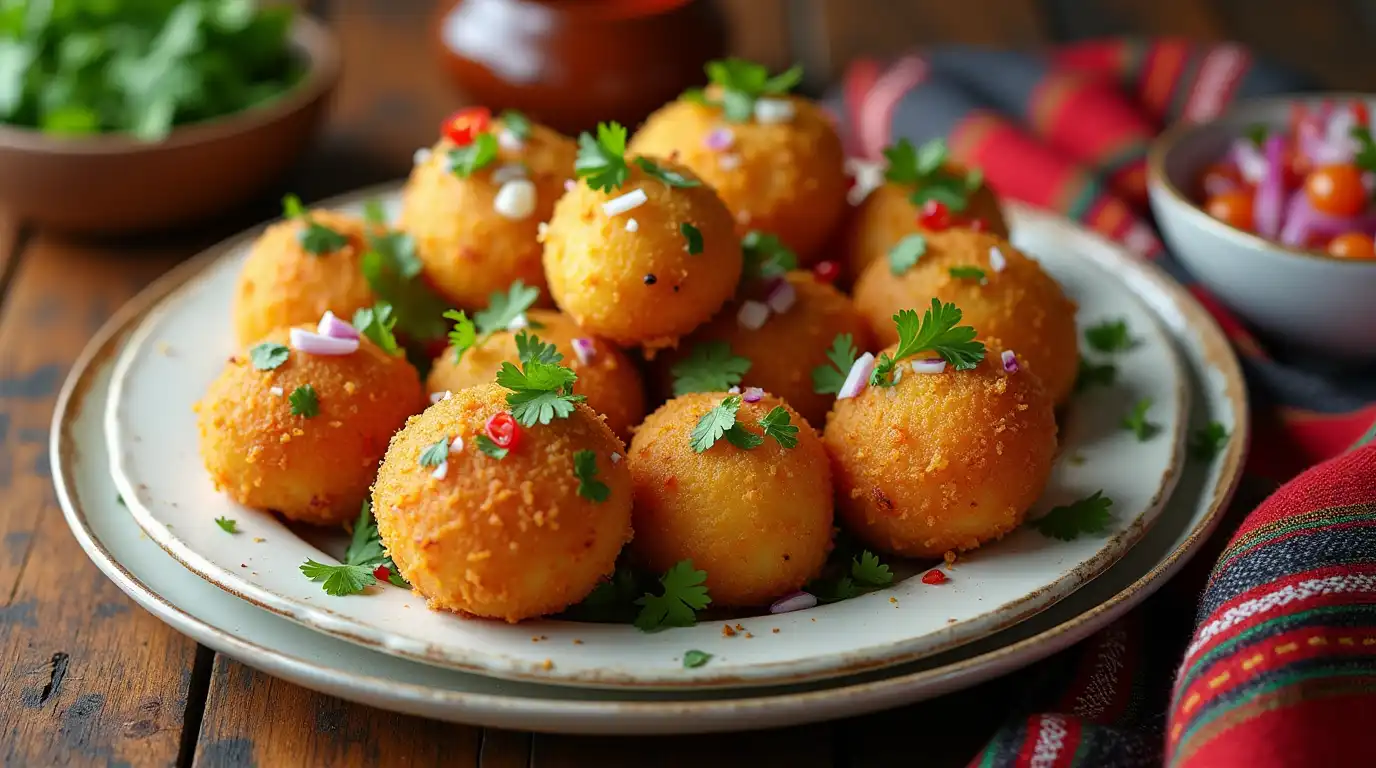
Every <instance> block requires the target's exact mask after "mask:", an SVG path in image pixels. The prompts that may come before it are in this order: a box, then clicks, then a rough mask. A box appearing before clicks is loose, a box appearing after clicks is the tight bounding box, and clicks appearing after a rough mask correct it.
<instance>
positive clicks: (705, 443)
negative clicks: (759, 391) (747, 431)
mask: <svg viewBox="0 0 1376 768" xmlns="http://www.w3.org/2000/svg"><path fill="white" fill-rule="evenodd" d="M740 407H741V397H740V395H730V396H728V397H726V398H724V399H723V400H722V401H721V404H720V405H716V406H713V408H712V410H710V411H708V412H707V413H705V414H703V415H702V418H700V419H698V423H697V426H695V427H693V434H692V437H691V442H690V443H689V444H690V445H692V447H693V450H694V451H695V452H697V453H702V452H703V451H705V450H707V449H708V448H711V447H712V446H713V445H715V444H716V442H717V441H718V440H720V439H721V437H722V435H725V434H726V433H727V432H728V431H730V430H732V429H736V428H737V427H736V412H737V411H739V410H740Z"/></svg>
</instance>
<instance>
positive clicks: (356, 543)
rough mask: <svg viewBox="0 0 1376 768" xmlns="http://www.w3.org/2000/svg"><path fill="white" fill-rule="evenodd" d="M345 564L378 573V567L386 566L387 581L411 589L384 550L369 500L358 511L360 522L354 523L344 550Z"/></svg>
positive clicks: (365, 500)
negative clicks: (347, 544) (347, 545)
mask: <svg viewBox="0 0 1376 768" xmlns="http://www.w3.org/2000/svg"><path fill="white" fill-rule="evenodd" d="M344 564H345V565H361V566H363V567H365V568H369V569H371V570H373V571H376V570H377V568H378V566H385V567H386V568H387V581H389V582H391V583H392V584H393V585H394V586H398V587H402V588H404V589H410V587H411V585H410V583H408V582H407V581H406V579H404V578H402V576H401V571H399V570H398V569H397V564H396V563H394V562H392V558H391V556H390V555H388V554H387V552H386V551H385V550H384V549H383V548H382V536H381V535H380V534H379V533H378V532H377V522H376V521H375V520H373V505H372V502H370V501H368V500H367V499H364V501H363V506H362V507H361V508H360V509H359V511H358V520H356V521H355V522H354V530H353V535H352V536H351V537H350V539H349V548H348V549H346V550H344Z"/></svg>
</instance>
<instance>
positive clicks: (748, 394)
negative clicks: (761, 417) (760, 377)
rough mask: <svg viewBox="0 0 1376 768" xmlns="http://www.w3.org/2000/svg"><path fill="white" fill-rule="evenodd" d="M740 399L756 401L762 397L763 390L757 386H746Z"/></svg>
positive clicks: (750, 401)
mask: <svg viewBox="0 0 1376 768" xmlns="http://www.w3.org/2000/svg"><path fill="white" fill-rule="evenodd" d="M741 399H742V400H744V401H745V402H747V403H758V402H760V401H761V400H763V399H764V390H763V389H760V388H759V387H746V388H745V391H744V392H742V393H741Z"/></svg>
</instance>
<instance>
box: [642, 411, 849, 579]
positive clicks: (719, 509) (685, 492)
mask: <svg viewBox="0 0 1376 768" xmlns="http://www.w3.org/2000/svg"><path fill="white" fill-rule="evenodd" d="M726 396H727V395H726V393H724V392H716V393H707V392H700V393H696V394H691V395H684V396H683V397H679V398H675V399H673V400H670V401H669V402H667V403H665V404H664V405H663V406H662V407H661V408H660V409H659V410H657V411H655V412H654V413H652V414H650V417H649V418H647V419H646V420H645V423H644V424H642V425H641V426H640V428H639V429H637V430H636V434H635V438H634V439H633V440H632V441H631V451H630V454H629V456H628V462H629V464H630V467H631V479H632V482H633V483H634V488H635V523H634V525H635V534H636V535H635V541H633V542H632V543H631V554H632V556H633V558H634V559H635V560H636V561H637V562H638V563H639V564H640V565H642V566H643V567H645V568H646V569H648V570H650V571H653V572H655V573H662V572H664V571H666V570H668V569H669V567H670V566H672V565H674V564H675V563H677V562H679V561H680V560H685V559H691V560H692V561H693V565H694V566H696V567H697V568H699V569H702V570H704V571H706V572H707V587H708V591H709V593H710V594H711V596H712V604H713V605H720V606H755V605H764V604H766V603H768V602H770V601H771V600H773V599H774V598H777V597H779V596H781V595H784V594H787V593H789V592H792V591H794V590H797V589H798V588H800V587H802V586H803V584H805V583H807V581H808V580H809V579H812V578H814V577H815V576H817V574H818V573H819V572H820V571H821V569H822V565H823V563H824V562H825V561H826V557H827V553H828V552H829V551H830V549H831V537H832V503H833V502H832V492H831V472H830V469H829V467H828V466H827V456H826V451H825V450H824V449H823V448H822V442H821V439H820V438H819V437H818V436H817V435H816V434H815V433H814V432H813V431H812V430H811V429H808V428H807V426H806V425H805V423H804V421H803V419H802V417H801V416H799V415H798V413H797V411H794V410H793V409H791V408H789V407H788V405H787V404H786V403H784V402H783V401H782V400H780V399H778V398H777V397H773V396H766V397H765V398H764V399H762V400H760V401H759V402H757V403H742V404H741V406H740V410H739V412H738V413H737V416H736V423H737V425H739V426H742V427H743V428H744V429H746V430H748V431H749V432H752V433H754V434H756V435H759V434H760V433H761V432H762V430H761V428H760V426H759V421H760V419H762V418H764V416H765V414H767V413H769V412H770V411H771V410H772V409H773V408H775V407H776V406H782V407H783V408H784V410H785V411H787V412H788V414H789V417H790V421H791V422H792V424H793V425H794V426H796V427H798V433H797V440H798V443H797V445H796V446H795V447H793V448H784V447H783V446H782V445H780V443H779V442H778V441H776V440H775V439H774V438H770V437H767V438H765V440H764V442H763V443H761V444H760V445H759V446H757V447H755V448H753V449H751V450H742V449H741V448H738V447H736V446H735V445H733V444H732V443H731V442H730V441H728V440H727V439H725V438H722V439H720V440H718V441H717V442H716V444H714V445H713V446H712V447H710V448H708V449H707V450H706V451H704V452H702V453H696V452H694V450H693V446H692V444H691V443H692V439H691V436H692V434H693V429H694V427H695V426H696V425H697V423H698V420H699V419H701V418H702V417H703V415H704V414H706V413H707V412H708V411H710V410H711V409H712V408H713V407H715V406H717V405H718V404H719V403H721V402H722V400H723V398H725V397H726Z"/></svg>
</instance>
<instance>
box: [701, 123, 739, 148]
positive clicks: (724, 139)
mask: <svg viewBox="0 0 1376 768" xmlns="http://www.w3.org/2000/svg"><path fill="white" fill-rule="evenodd" d="M734 143H736V134H735V133H734V132H733V131H732V130H731V129H730V128H727V127H726V126H724V125H719V126H717V127H716V128H713V129H712V130H710V131H708V132H707V135H706V136H704V137H702V145H703V146H704V147H707V148H708V149H710V150H712V151H713V152H725V151H726V150H728V149H730V148H731V145H732V144H734Z"/></svg>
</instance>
